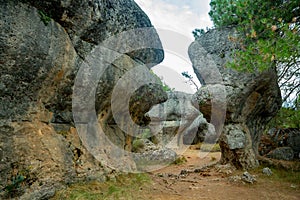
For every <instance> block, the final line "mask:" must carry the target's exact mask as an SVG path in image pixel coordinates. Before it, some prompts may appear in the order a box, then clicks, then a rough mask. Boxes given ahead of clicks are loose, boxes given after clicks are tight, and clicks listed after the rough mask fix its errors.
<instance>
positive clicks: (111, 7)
mask: <svg viewBox="0 0 300 200" xmlns="http://www.w3.org/2000/svg"><path fill="white" fill-rule="evenodd" d="M0 5H1V6H0V13H1V14H0V30H1V32H0V76H1V79H0V169H1V170H0V195H1V196H0V198H7V197H16V196H22V197H21V198H23V199H48V198H49V197H51V196H52V195H53V194H54V193H55V191H56V190H57V189H58V188H61V187H63V186H64V185H65V184H69V183H72V182H75V181H82V180H94V179H96V180H101V181H102V180H105V179H106V178H107V177H109V176H111V175H113V172H114V171H115V170H113V169H112V168H111V167H110V165H106V164H109V163H104V162H100V161H99V160H96V159H95V158H94V157H93V155H92V154H91V153H90V152H89V149H87V148H86V147H85V146H84V145H83V143H84V141H82V140H80V139H79V137H78V134H77V131H76V129H75V128H74V119H73V114H74V113H73V110H72V95H74V94H73V90H74V82H75V78H76V76H77V74H78V71H80V70H81V69H82V66H85V65H84V63H88V58H91V57H92V56H90V54H91V52H93V51H94V50H95V49H97V45H99V44H105V45H106V47H107V48H108V47H111V50H114V51H115V52H118V56H117V57H116V58H117V59H115V60H110V61H111V64H109V65H108V67H107V68H106V69H105V70H104V73H103V74H102V76H101V79H100V80H97V81H98V84H96V91H93V92H95V93H94V94H95V95H94V97H95V102H94V105H91V106H92V107H93V109H94V112H95V113H96V115H95V116H96V120H97V121H98V122H99V123H100V124H101V125H102V126H103V127H104V128H103V129H104V130H105V133H106V134H107V135H108V138H109V139H111V141H112V142H113V143H116V145H117V146H119V147H120V149H125V148H126V146H129V147H128V148H129V150H130V143H131V140H130V139H128V138H127V136H126V133H125V132H124V131H122V130H121V129H120V128H119V127H118V126H117V125H116V123H115V122H114V120H113V115H112V114H111V96H112V93H113V89H114V87H115V85H116V83H117V82H118V80H119V79H120V77H122V76H123V75H124V74H126V72H127V71H129V70H131V69H133V68H135V66H136V65H137V63H139V64H141V65H143V64H145V65H146V66H147V67H148V68H150V67H152V66H154V65H155V64H157V63H159V62H161V61H162V60H163V50H162V46H161V43H160V40H159V37H158V35H157V33H156V31H155V29H154V28H153V27H152V25H151V23H150V20H149V19H148V17H147V16H146V15H145V13H144V12H143V11H142V10H141V9H140V8H139V7H138V6H137V5H136V4H135V3H134V1H132V0H129V1H128V0H126V1H125V0H120V1H98V0H92V1H68V0H54V1H52V0H51V1H50V0H46V1H40V0H38V1H36V0H21V1H18V0H9V1H6V0H0ZM140 28H148V29H147V31H146V32H143V30H141V29H140ZM136 29H137V30H136ZM126 31H131V32H130V34H129V36H131V38H126ZM124 32H125V34H123V35H122V33H124ZM139 33H140V34H141V35H139ZM114 36H116V37H114ZM123 36H124V37H125V38H123V40H117V41H114V39H116V38H117V39H118V38H120V37H123ZM132 36H136V37H137V38H135V37H132ZM127 37H128V36H127ZM111 38H112V39H111ZM141 38H143V39H141ZM109 39H111V40H110V41H109ZM122 41H123V42H122ZM128 44H129V45H132V44H134V45H135V46H134V49H130V51H128V52H126V50H127V49H128V48H127V49H126V47H124V46H126V45H128ZM108 45H110V46H108ZM102 56H107V57H108V58H110V55H102ZM101 67H102V66H99V70H101ZM85 75H86V76H87V77H88V76H91V75H92V74H88V73H86V74H85ZM145 76H149V75H147V74H145ZM84 80H85V79H84ZM86 80H88V79H86ZM94 85H95V84H94ZM91 90H92V89H91ZM85 92H86V93H85ZM89 92H90V91H89V90H87V91H83V93H82V96H83V99H84V95H85V94H88V95H90V93H89ZM155 94H158V95H155ZM134 95H139V97H140V98H139V102H140V104H141V105H143V107H142V108H139V107H136V106H135V105H134V104H133V103H131V104H130V111H132V110H133V109H132V108H134V112H133V111H132V112H131V114H132V115H133V116H138V117H137V118H138V119H137V120H136V121H137V122H140V121H141V122H140V123H142V122H143V121H146V120H145V119H143V117H141V116H143V115H144V113H146V112H147V111H148V110H149V109H150V108H151V107H152V105H154V104H156V103H160V102H163V101H165V100H166V98H167V96H166V94H165V93H164V92H163V90H162V88H161V87H157V85H149V86H144V88H142V89H139V90H138V91H137V92H136V93H134ZM134 95H133V96H134ZM151 95H152V96H153V98H151V99H148V97H149V96H151ZM154 97H155V98H154ZM80 100H82V99H80V98H79V100H78V102H80ZM75 106H76V105H75ZM134 106H135V107H134ZM140 118H142V120H141V119H140ZM85 120H87V118H85ZM75 122H76V121H75ZM85 122H86V123H87V125H89V122H88V121H85ZM93 137H94V136H93V135H92V134H91V135H90V139H92V138H93ZM129 138H130V137H129ZM81 139H82V138H81ZM107 154H108V156H107V157H109V156H111V155H110V154H109V152H108V153H107ZM118 164H119V165H120V166H122V167H124V168H126V169H128V170H134V168H135V164H134V162H132V161H130V160H128V159H120V160H118Z"/></svg>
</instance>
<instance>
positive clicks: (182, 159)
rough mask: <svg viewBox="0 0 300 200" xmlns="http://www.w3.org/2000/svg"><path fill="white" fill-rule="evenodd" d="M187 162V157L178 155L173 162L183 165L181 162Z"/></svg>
mask: <svg viewBox="0 0 300 200" xmlns="http://www.w3.org/2000/svg"><path fill="white" fill-rule="evenodd" d="M186 162H187V159H186V158H185V157H184V156H178V157H177V158H176V159H175V160H174V162H173V164H174V165H181V164H184V163H186Z"/></svg>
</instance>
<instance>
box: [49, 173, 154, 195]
mask: <svg viewBox="0 0 300 200" xmlns="http://www.w3.org/2000/svg"><path fill="white" fill-rule="evenodd" d="M150 182H151V179H150V177H149V176H148V175H147V174H128V175H120V176H118V177H116V180H111V181H106V182H103V183H101V182H97V181H92V182H86V183H77V184H73V185H71V186H69V187H68V188H67V189H64V190H61V191H58V192H57V193H56V194H55V196H54V197H53V198H52V200H63V199H68V200H99V199H126V200H127V199H137V197H139V195H142V192H140V191H141V190H142V187H143V186H145V185H147V184H149V183H150Z"/></svg>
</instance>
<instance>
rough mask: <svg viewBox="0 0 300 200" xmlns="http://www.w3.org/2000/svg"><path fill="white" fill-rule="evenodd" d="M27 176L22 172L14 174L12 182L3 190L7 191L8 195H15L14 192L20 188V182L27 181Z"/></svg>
mask: <svg viewBox="0 0 300 200" xmlns="http://www.w3.org/2000/svg"><path fill="white" fill-rule="evenodd" d="M25 178H26V177H25V176H23V175H20V174H18V175H16V176H14V177H13V178H12V180H11V183H10V184H9V185H7V186H5V187H4V188H3V189H2V190H3V191H6V193H7V195H8V196H10V195H14V193H16V191H17V190H18V189H19V187H20V184H21V183H22V182H24V181H25Z"/></svg>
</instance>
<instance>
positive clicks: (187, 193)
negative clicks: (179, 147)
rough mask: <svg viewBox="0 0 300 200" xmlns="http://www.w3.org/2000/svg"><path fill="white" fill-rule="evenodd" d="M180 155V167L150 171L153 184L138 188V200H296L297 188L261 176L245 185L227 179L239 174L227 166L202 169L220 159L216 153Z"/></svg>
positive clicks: (258, 174) (188, 151)
mask: <svg viewBox="0 0 300 200" xmlns="http://www.w3.org/2000/svg"><path fill="white" fill-rule="evenodd" d="M184 156H185V157H186V158H187V162H186V163H184V164H181V165H171V166H168V167H166V168H163V169H160V170H157V171H154V172H151V173H150V176H151V178H152V180H153V182H152V184H151V185H150V186H146V187H145V188H140V190H141V193H142V196H140V199H157V200H158V199H162V200H163V199H166V200H171V199H174V200H175V199H176V200H177V199H178V200H179V199H184V200H185V199H187V200H188V199H195V200H196V199H197V200H198V199H214V200H229V199H242V200H244V199H253V200H254V199H255V200H256V199H264V200H268V199H272V200H275V199H278V200H279V199H280V200H284V199H286V200H300V188H299V186H298V185H293V184H291V183H288V182H281V181H272V179H270V178H268V177H266V175H263V174H262V173H258V172H257V173H256V174H253V175H255V176H256V179H257V182H255V183H254V184H249V183H244V182H243V181H241V180H231V178H230V177H232V176H234V175H241V174H242V173H243V171H236V170H234V169H232V168H231V167H229V166H219V167H218V166H216V167H210V168H203V166H205V165H210V164H213V163H215V162H217V161H218V160H219V159H220V156H221V153H219V152H214V153H209V155H208V156H207V157H205V158H203V159H200V157H199V151H197V150H191V149H189V150H187V151H186V152H185V153H184ZM201 167H202V169H201ZM253 173H254V172H253Z"/></svg>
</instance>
